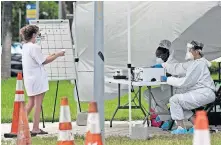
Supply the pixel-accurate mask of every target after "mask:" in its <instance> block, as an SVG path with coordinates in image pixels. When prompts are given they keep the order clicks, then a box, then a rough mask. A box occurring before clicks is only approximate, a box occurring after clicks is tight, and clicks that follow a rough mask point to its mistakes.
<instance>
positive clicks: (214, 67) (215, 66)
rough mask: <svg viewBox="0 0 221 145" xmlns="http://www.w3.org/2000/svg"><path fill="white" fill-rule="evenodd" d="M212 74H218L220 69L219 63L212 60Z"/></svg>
mask: <svg viewBox="0 0 221 145" xmlns="http://www.w3.org/2000/svg"><path fill="white" fill-rule="evenodd" d="M209 70H210V73H211V74H216V73H218V71H219V64H218V63H217V62H212V66H211V67H210V68H209Z"/></svg>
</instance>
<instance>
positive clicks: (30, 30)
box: [20, 25, 39, 41]
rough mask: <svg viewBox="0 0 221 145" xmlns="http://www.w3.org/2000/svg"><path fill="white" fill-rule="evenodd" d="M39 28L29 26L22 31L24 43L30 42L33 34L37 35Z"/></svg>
mask: <svg viewBox="0 0 221 145" xmlns="http://www.w3.org/2000/svg"><path fill="white" fill-rule="evenodd" d="M38 31H39V27H38V26H36V25H27V26H24V27H22V28H21V29H20V36H21V37H22V39H23V40H24V41H29V40H31V38H32V37H33V34H37V33H38Z"/></svg>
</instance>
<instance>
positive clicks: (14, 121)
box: [4, 72, 25, 138]
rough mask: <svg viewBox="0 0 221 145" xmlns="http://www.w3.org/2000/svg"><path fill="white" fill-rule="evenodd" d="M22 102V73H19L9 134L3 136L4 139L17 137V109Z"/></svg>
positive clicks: (23, 99)
mask: <svg viewBox="0 0 221 145" xmlns="http://www.w3.org/2000/svg"><path fill="white" fill-rule="evenodd" d="M24 101H25V98H24V90H23V81H22V73H20V72H19V73H18V74H17V82H16V92H15V101H14V110H13V116H12V125H11V133H6V134H4V137H6V138H11V137H17V133H18V122H19V109H20V107H21V103H24Z"/></svg>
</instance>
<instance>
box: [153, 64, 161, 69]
mask: <svg viewBox="0 0 221 145" xmlns="http://www.w3.org/2000/svg"><path fill="white" fill-rule="evenodd" d="M152 68H163V66H162V65H161V64H155V65H154V66H152Z"/></svg>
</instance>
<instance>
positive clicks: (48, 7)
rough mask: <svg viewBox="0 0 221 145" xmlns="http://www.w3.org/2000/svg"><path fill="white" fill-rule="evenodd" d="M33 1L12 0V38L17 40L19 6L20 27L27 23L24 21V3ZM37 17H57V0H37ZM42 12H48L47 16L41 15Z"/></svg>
mask: <svg viewBox="0 0 221 145" xmlns="http://www.w3.org/2000/svg"><path fill="white" fill-rule="evenodd" d="M33 3H35V1H13V2H12V7H13V9H12V40H13V41H19V8H20V9H21V27H23V26H25V25H26V24H27V22H26V5H27V4H33ZM39 8H40V13H39V19H57V18H58V2H55V1H40V2H39ZM43 12H46V13H48V16H45V15H43Z"/></svg>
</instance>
